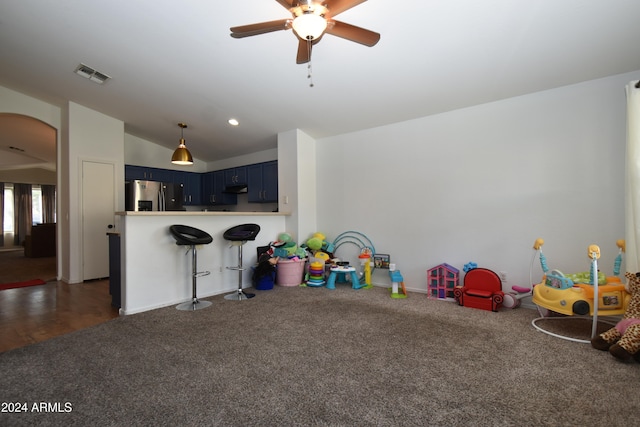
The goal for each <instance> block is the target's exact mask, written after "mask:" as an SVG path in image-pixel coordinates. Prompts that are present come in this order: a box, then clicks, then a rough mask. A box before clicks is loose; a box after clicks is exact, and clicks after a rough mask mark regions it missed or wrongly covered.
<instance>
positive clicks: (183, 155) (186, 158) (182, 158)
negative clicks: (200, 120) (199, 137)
mask: <svg viewBox="0 0 640 427" xmlns="http://www.w3.org/2000/svg"><path fill="white" fill-rule="evenodd" d="M178 126H180V144H179V145H178V148H176V151H174V152H173V156H171V163H173V164H174V165H192V164H193V156H191V153H190V152H189V150H187V146H186V145H185V144H184V142H185V141H184V128H186V127H187V125H186V124H184V123H178Z"/></svg>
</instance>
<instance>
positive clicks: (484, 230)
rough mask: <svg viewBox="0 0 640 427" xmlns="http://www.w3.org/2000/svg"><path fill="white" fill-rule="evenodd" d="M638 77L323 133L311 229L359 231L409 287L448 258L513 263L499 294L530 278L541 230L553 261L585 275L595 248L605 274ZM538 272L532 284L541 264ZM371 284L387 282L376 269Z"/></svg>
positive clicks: (618, 221)
mask: <svg viewBox="0 0 640 427" xmlns="http://www.w3.org/2000/svg"><path fill="white" fill-rule="evenodd" d="M637 78H638V72H636V73H629V74H626V75H618V76H612V77H609V78H604V79H600V80H596V81H590V82H586V83H582V84H577V85H573V86H568V87H563V88H559V89H555V90H549V91H545V92H540V93H534V94H530V95H526V96H522V97H518V98H512V99H507V100H504V101H500V102H494V103H490V104H485V105H480V106H476V107H472V108H467V109H462V110H458V111H452V112H448V113H444V114H439V115H434V116H430V117H424V118H420V119H417V120H412V121H407V122H403V123H397V124H393V125H389V126H382V127H379V128H375V129H368V130H364V131H360V132H354V133H350V134H344V135H339V136H336V137H331V138H325V139H321V140H318V141H317V182H318V189H317V191H318V198H317V218H318V221H317V227H318V230H317V231H322V232H324V233H325V234H326V235H327V239H328V240H331V239H333V238H335V237H336V236H337V235H338V234H339V233H341V232H343V231H347V230H356V231H360V232H363V233H364V234H366V235H367V236H368V237H369V238H370V239H371V240H372V241H373V243H374V245H375V249H376V252H378V253H388V254H390V255H391V262H394V263H396V264H397V266H398V268H399V269H400V270H401V271H402V273H403V277H404V281H405V284H406V285H407V287H408V288H410V289H413V290H420V291H425V290H426V277H425V275H426V270H427V269H429V268H431V267H433V266H436V265H438V264H441V263H444V262H446V263H449V264H451V265H453V266H455V267H457V268H459V269H460V270H462V268H463V266H464V264H466V263H468V262H470V261H473V262H476V263H477V264H478V265H479V266H480V267H485V268H489V269H492V270H494V271H496V272H499V271H505V272H507V278H508V282H507V284H506V285H507V286H505V288H507V287H508V288H510V286H511V285H514V284H520V285H527V284H528V283H529V265H530V260H531V257H532V254H533V249H532V245H533V243H534V240H535V239H536V238H538V237H542V238H544V239H545V241H546V244H545V246H544V247H543V251H544V253H545V255H546V256H547V259H548V263H549V267H550V268H557V269H560V270H562V271H566V272H578V271H586V270H587V269H588V265H589V264H588V263H589V260H588V258H587V246H588V245H589V244H591V243H595V244H598V245H599V246H600V247H601V249H602V258H601V260H600V264H599V265H600V268H601V270H603V271H605V272H606V273H609V274H610V273H611V271H612V269H613V262H614V258H615V256H616V255H617V253H618V252H617V248H616V246H615V241H616V240H617V239H621V238H624V218H623V210H624V209H623V208H624V188H623V187H624V179H623V177H624V154H625V120H626V119H625V114H626V113H625V108H626V105H625V103H626V100H625V92H624V86H625V84H627V83H628V82H629V81H631V80H634V79H636V80H637ZM425 102H428V100H425ZM381 108H384V106H383V105H381ZM313 231H316V230H309V232H310V233H311V232H313ZM356 250H357V248H356V247H355V246H354V247H353V251H356ZM337 255H338V256H343V257H345V258H347V257H350V256H352V254H351V253H350V250H349V249H345V252H344V253H342V254H341V253H340V252H338V253H337ZM533 272H534V281H535V280H538V279H539V277H540V275H541V269H540V266H539V263H538V262H537V261H536V263H535V264H534V270H533ZM374 281H375V282H376V283H380V284H386V283H388V282H389V281H388V276H387V275H386V272H382V271H377V272H376V274H375V275H374Z"/></svg>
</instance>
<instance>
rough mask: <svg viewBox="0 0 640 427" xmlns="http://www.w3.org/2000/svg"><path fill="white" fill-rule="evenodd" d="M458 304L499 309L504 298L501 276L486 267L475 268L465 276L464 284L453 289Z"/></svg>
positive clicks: (483, 308) (492, 309) (493, 309)
mask: <svg viewBox="0 0 640 427" xmlns="http://www.w3.org/2000/svg"><path fill="white" fill-rule="evenodd" d="M453 295H454V297H455V299H456V301H458V304H460V305H462V306H464V307H472V308H479V309H482V310H488V311H498V308H499V307H500V305H501V304H502V301H503V300H504V292H502V282H501V281H500V277H498V275H497V274H496V273H495V272H493V271H491V270H487V269H486V268H474V269H473V270H469V271H468V272H467V274H466V275H465V276H464V286H462V287H457V288H455V289H454V290H453Z"/></svg>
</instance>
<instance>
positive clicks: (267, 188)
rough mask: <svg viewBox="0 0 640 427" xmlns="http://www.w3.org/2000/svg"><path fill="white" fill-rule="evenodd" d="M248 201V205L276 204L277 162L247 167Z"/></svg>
mask: <svg viewBox="0 0 640 427" xmlns="http://www.w3.org/2000/svg"><path fill="white" fill-rule="evenodd" d="M247 184H248V201H249V202H250V203H277V202H278V162H277V161H272V162H265V163H257V164H255V165H249V166H247Z"/></svg>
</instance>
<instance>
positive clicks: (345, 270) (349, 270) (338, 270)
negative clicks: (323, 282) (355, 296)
mask: <svg viewBox="0 0 640 427" xmlns="http://www.w3.org/2000/svg"><path fill="white" fill-rule="evenodd" d="M338 274H345V275H346V274H349V275H351V288H352V289H361V288H364V285H361V284H360V281H359V280H358V274H357V273H356V269H355V268H354V267H350V266H349V265H336V266H334V267H331V269H330V273H329V280H327V289H332V290H333V289H335V288H336V276H337V275H338Z"/></svg>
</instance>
